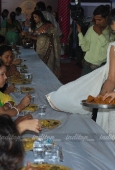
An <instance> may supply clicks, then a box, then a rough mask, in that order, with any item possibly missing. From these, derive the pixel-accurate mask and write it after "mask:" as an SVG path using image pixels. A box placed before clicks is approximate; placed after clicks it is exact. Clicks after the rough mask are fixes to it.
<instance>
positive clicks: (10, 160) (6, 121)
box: [0, 115, 24, 170]
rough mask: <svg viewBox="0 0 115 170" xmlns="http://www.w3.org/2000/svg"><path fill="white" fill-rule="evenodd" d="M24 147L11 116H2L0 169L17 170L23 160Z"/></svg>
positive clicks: (0, 119)
mask: <svg viewBox="0 0 115 170" xmlns="http://www.w3.org/2000/svg"><path fill="white" fill-rule="evenodd" d="M23 153H24V150H23V145H22V142H21V137H20V135H19V132H18V130H17V128H16V125H15V123H14V122H13V120H12V119H11V117H10V116H9V115H0V169H2V170H16V169H17V165H18V163H19V162H20V161H21V160H22V158H23Z"/></svg>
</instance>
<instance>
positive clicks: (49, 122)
mask: <svg viewBox="0 0 115 170" xmlns="http://www.w3.org/2000/svg"><path fill="white" fill-rule="evenodd" d="M40 122H41V125H42V128H46V129H53V128H56V127H58V126H59V125H60V124H61V121H60V120H54V119H42V120H40Z"/></svg>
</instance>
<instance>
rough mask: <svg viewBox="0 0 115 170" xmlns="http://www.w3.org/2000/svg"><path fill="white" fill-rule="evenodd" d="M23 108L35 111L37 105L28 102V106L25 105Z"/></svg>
mask: <svg viewBox="0 0 115 170" xmlns="http://www.w3.org/2000/svg"><path fill="white" fill-rule="evenodd" d="M24 110H26V111H31V112H35V111H37V110H38V105H37V104H30V105H29V106H27V107H26V108H25V109H24Z"/></svg>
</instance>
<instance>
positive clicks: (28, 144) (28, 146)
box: [22, 138, 37, 151]
mask: <svg viewBox="0 0 115 170" xmlns="http://www.w3.org/2000/svg"><path fill="white" fill-rule="evenodd" d="M36 140H37V138H24V139H22V142H23V146H24V150H25V151H30V150H32V149H33V143H34V142H35V141H36Z"/></svg>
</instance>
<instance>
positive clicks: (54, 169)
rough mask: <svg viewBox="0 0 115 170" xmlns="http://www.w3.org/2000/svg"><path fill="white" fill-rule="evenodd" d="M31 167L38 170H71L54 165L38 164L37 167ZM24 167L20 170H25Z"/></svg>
mask: <svg viewBox="0 0 115 170" xmlns="http://www.w3.org/2000/svg"><path fill="white" fill-rule="evenodd" d="M32 166H33V167H36V169H38V170H72V169H70V168H69V167H66V166H63V165H55V164H38V165H32ZM25 168H26V167H23V168H22V169H21V170H25Z"/></svg>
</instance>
